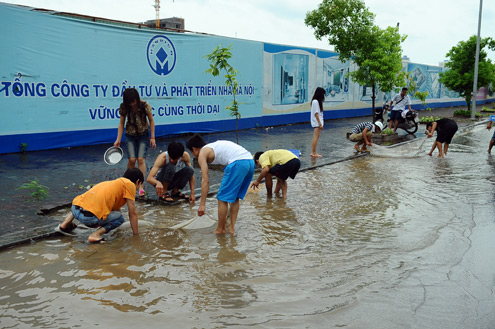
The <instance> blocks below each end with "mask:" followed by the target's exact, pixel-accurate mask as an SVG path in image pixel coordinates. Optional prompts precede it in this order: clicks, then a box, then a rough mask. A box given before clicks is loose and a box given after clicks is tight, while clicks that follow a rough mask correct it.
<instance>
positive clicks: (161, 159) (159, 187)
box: [146, 153, 166, 197]
mask: <svg viewBox="0 0 495 329" xmlns="http://www.w3.org/2000/svg"><path fill="white" fill-rule="evenodd" d="M165 161H166V155H165V153H162V154H160V155H159V156H158V157H157V158H156V160H155V163H154V164H153V168H151V170H150V173H149V174H148V177H147V178H146V181H147V182H148V183H150V184H151V185H153V186H154V187H155V189H156V195H158V197H160V196H162V195H163V184H162V182H160V181H159V180H157V179H156V178H155V176H156V173H157V172H158V169H160V168H161V167H162V166H163V165H164V164H165Z"/></svg>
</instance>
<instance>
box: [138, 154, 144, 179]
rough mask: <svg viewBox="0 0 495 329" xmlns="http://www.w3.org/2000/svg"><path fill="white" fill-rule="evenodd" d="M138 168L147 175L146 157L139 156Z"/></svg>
mask: <svg viewBox="0 0 495 329" xmlns="http://www.w3.org/2000/svg"><path fill="white" fill-rule="evenodd" d="M137 162H138V168H139V170H141V172H142V173H143V176H144V177H146V159H145V158H137Z"/></svg>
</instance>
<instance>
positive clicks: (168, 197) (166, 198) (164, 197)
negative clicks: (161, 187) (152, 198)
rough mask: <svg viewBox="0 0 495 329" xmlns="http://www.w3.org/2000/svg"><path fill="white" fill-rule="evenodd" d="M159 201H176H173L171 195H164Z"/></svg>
mask: <svg viewBox="0 0 495 329" xmlns="http://www.w3.org/2000/svg"><path fill="white" fill-rule="evenodd" d="M158 199H160V200H162V201H165V202H168V203H170V202H174V199H172V197H171V196H170V194H168V193H166V194H164V195H162V196H161V197H159V198H158Z"/></svg>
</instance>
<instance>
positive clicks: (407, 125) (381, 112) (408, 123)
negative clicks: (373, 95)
mask: <svg viewBox="0 0 495 329" xmlns="http://www.w3.org/2000/svg"><path fill="white" fill-rule="evenodd" d="M384 118H387V122H386V123H385V119H384ZM375 119H376V120H380V121H381V122H383V123H384V124H385V125H387V126H388V124H389V122H390V106H389V105H388V104H383V107H382V108H377V109H375ZM418 121H419V120H418V113H417V112H416V111H407V113H406V117H405V118H403V117H402V115H401V116H400V118H399V123H398V125H397V128H400V129H403V130H405V131H406V132H407V133H408V134H414V133H415V132H416V131H418V125H419V124H418Z"/></svg>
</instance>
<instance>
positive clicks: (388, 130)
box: [380, 128, 394, 135]
mask: <svg viewBox="0 0 495 329" xmlns="http://www.w3.org/2000/svg"><path fill="white" fill-rule="evenodd" d="M393 133H394V131H393V130H392V129H390V128H385V129H383V130H382V132H381V133H380V134H381V135H392V134H393Z"/></svg>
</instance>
